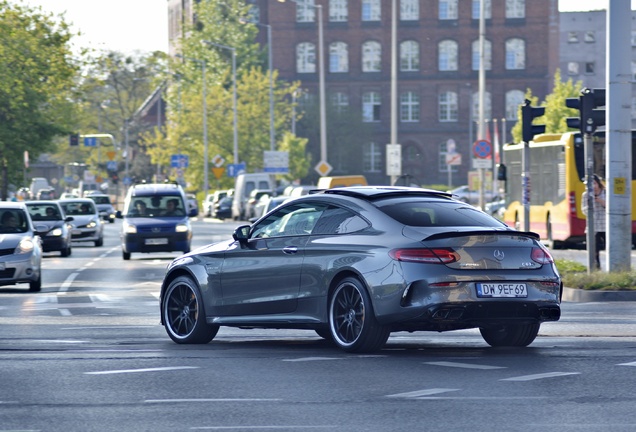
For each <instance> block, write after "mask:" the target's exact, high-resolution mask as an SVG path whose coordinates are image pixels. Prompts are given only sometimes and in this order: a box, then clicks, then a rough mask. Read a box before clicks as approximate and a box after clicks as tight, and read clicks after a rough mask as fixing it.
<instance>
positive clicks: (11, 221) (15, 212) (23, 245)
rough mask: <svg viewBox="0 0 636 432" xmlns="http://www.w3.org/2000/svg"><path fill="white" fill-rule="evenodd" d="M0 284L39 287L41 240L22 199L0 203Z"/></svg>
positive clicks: (39, 288)
mask: <svg viewBox="0 0 636 432" xmlns="http://www.w3.org/2000/svg"><path fill="white" fill-rule="evenodd" d="M0 238H1V243H2V255H1V256H0V285H16V284H19V283H28V284H29V291H40V290H41V289H42V243H41V240H40V237H39V236H38V235H37V234H36V233H35V228H34V227H33V223H32V221H31V218H30V217H29V213H28V212H27V208H26V206H25V205H24V203H22V202H10V201H7V202H5V201H3V202H0Z"/></svg>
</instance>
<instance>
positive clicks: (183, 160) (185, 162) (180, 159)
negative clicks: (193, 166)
mask: <svg viewBox="0 0 636 432" xmlns="http://www.w3.org/2000/svg"><path fill="white" fill-rule="evenodd" d="M188 166H190V158H189V157H188V155H184V154H173V155H171V156H170V167H171V168H187V167H188Z"/></svg>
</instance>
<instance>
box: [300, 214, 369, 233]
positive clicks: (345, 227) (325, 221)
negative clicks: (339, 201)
mask: <svg viewBox="0 0 636 432" xmlns="http://www.w3.org/2000/svg"><path fill="white" fill-rule="evenodd" d="M368 226H369V224H368V223H367V222H366V221H365V220H364V219H362V218H361V217H360V216H358V215H356V214H355V213H353V212H352V211H349V210H346V209H343V208H340V207H329V208H328V209H327V210H325V211H324V212H323V213H322V216H321V217H320V219H319V220H318V222H317V223H316V225H315V226H314V230H313V231H312V235H327V234H348V233H352V232H356V231H360V230H363V229H365V228H366V227H368Z"/></svg>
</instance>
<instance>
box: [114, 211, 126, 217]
mask: <svg viewBox="0 0 636 432" xmlns="http://www.w3.org/2000/svg"><path fill="white" fill-rule="evenodd" d="M115 217H116V218H117V219H123V218H124V216H123V215H122V214H121V210H117V211H116V212H115Z"/></svg>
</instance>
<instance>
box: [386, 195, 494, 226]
mask: <svg viewBox="0 0 636 432" xmlns="http://www.w3.org/2000/svg"><path fill="white" fill-rule="evenodd" d="M377 206H378V208H379V209H380V210H382V211H383V212H384V213H386V214H387V215H389V216H391V217H392V218H393V219H395V220H396V221H398V222H401V223H403V224H405V225H409V226H416V227H426V226H436V227H459V226H478V227H488V228H502V227H505V226H506V225H505V224H504V223H503V222H500V221H499V220H497V219H495V218H493V217H491V216H489V215H487V214H486V213H483V212H481V211H479V210H477V209H476V208H474V207H472V206H469V205H466V204H463V203H458V202H454V201H447V202H441V201H438V202H433V201H425V200H414V199H409V200H404V199H387V200H383V201H379V202H377Z"/></svg>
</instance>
